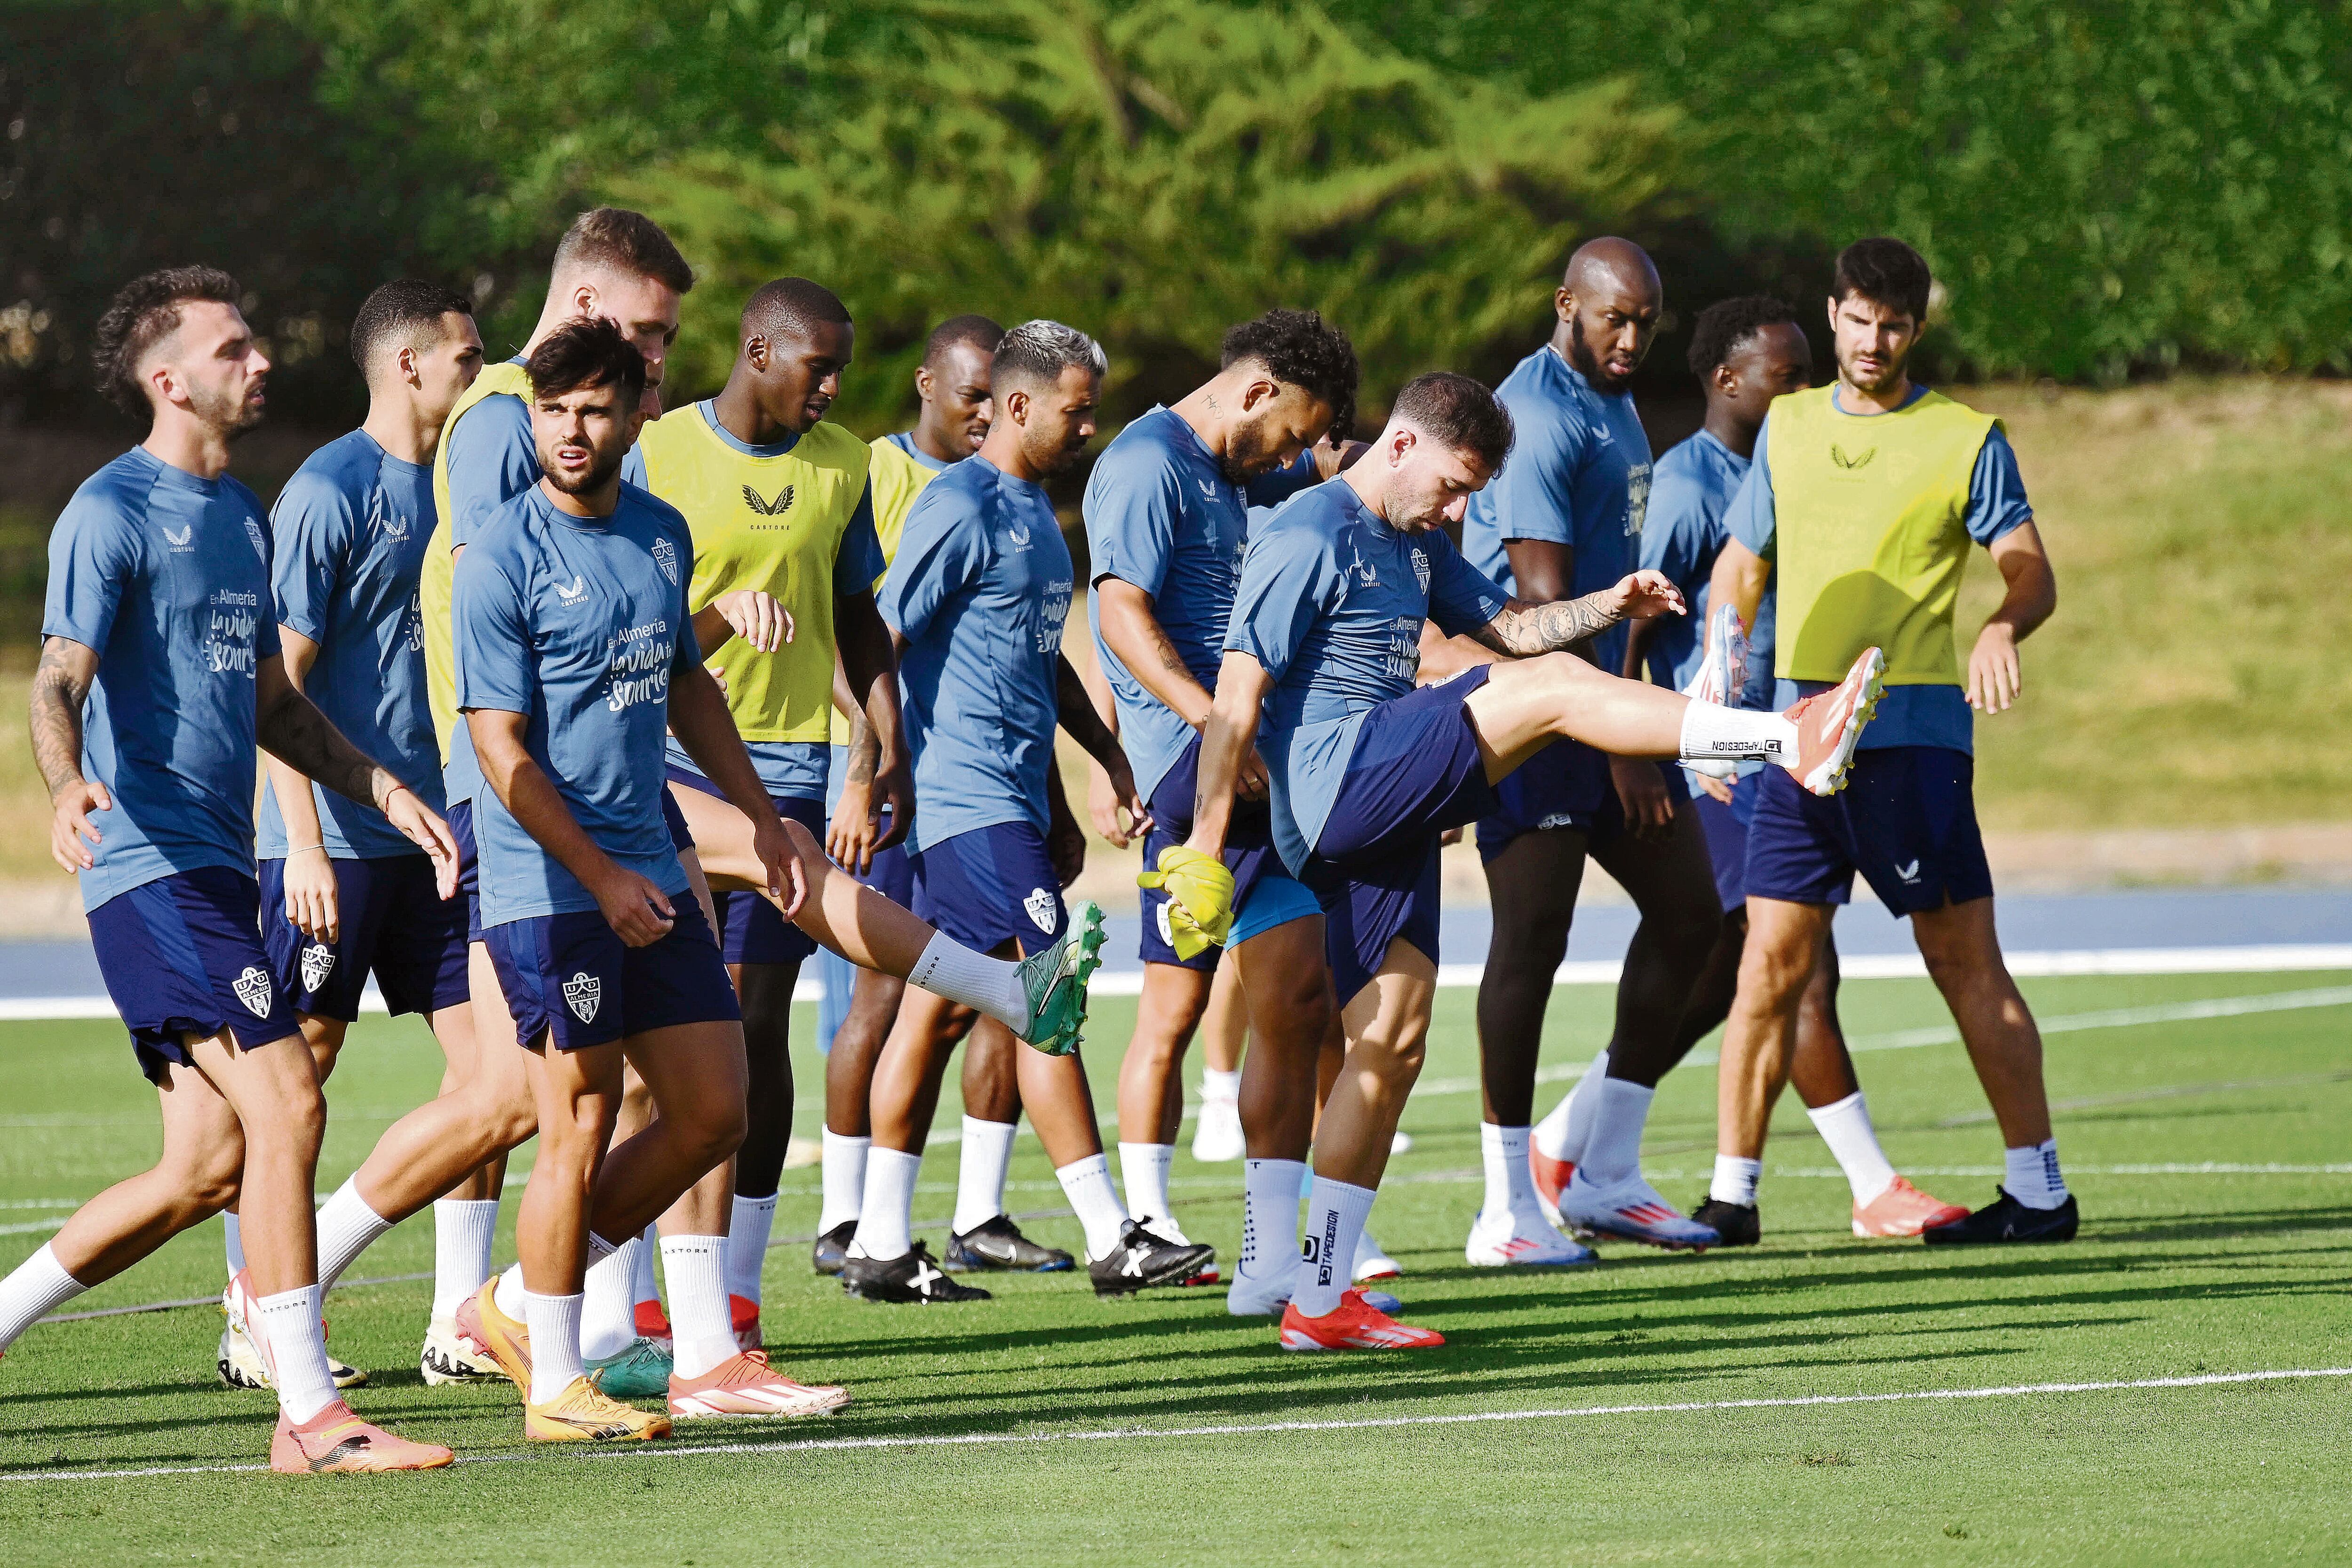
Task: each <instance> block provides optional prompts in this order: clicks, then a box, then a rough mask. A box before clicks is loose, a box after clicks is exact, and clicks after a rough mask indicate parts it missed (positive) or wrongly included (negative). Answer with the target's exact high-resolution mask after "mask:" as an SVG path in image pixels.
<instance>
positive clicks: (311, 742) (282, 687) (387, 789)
mask: <svg viewBox="0 0 2352 1568" xmlns="http://www.w3.org/2000/svg"><path fill="white" fill-rule="evenodd" d="M254 715H255V723H254V728H255V733H256V735H257V737H258V738H259V740H260V742H261V746H262V749H264V750H265V751H268V752H269V753H270V754H271V755H272V756H274V757H276V758H278V759H279V760H281V761H283V762H284V763H286V764H287V766H289V767H290V768H293V769H294V770H295V771H296V772H298V773H300V774H303V775H305V776H306V777H308V778H310V779H317V780H318V781H319V782H320V783H321V784H324V785H325V786H326V787H327V788H328V789H332V790H333V791H334V792H335V793H336V794H338V795H342V796H345V797H348V798H349V799H351V800H357V801H359V802H361V803H362V804H363V805H369V806H373V807H374V808H375V809H376V810H379V811H382V812H383V815H384V820H385V821H388V822H390V823H391V824H392V825H393V826H394V827H395V828H397V829H399V830H400V831H401V833H402V834H403V835H404V837H406V838H407V839H408V841H410V842H412V843H414V844H415V845H416V846H417V847H418V848H419V849H422V850H423V851H424V852H425V854H426V855H427V856H429V857H431V859H432V862H433V870H434V880H435V881H436V883H439V885H440V891H441V896H442V897H444V898H446V897H448V896H449V895H450V894H452V893H454V892H455V891H457V841H456V840H455V839H453V838H451V837H450V836H449V824H448V823H446V822H445V821H442V820H441V819H440V818H439V817H437V816H436V815H434V813H433V811H432V810H431V809H430V808H428V807H427V806H426V805H425V802H424V801H422V800H418V799H417V798H416V794H415V791H414V790H412V789H409V787H408V786H407V785H405V784H403V783H402V782H401V781H400V780H399V779H397V778H395V777H394V775H393V774H392V772H391V771H390V770H389V769H387V768H380V767H378V766H377V765H376V761H375V758H372V757H370V756H368V755H367V753H365V752H363V751H362V750H361V749H360V748H359V747H356V746H353V745H352V743H351V742H350V741H348V740H346V739H344V738H343V734H342V732H341V730H339V729H337V728H336V727H334V726H333V725H332V724H331V723H329V722H328V720H327V716H326V715H325V714H322V713H320V711H319V707H318V705H317V704H316V703H313V702H312V701H311V700H310V698H309V697H307V696H305V695H303V693H302V688H301V687H300V686H298V685H295V684H294V682H293V681H292V680H291V679H290V678H289V677H288V675H287V674H286V661H285V660H284V659H283V658H282V657H280V656H278V654H274V653H273V654H271V655H270V656H269V657H268V658H266V659H264V660H262V661H261V663H260V664H259V665H258V667H257V668H256V670H255V671H254Z"/></svg>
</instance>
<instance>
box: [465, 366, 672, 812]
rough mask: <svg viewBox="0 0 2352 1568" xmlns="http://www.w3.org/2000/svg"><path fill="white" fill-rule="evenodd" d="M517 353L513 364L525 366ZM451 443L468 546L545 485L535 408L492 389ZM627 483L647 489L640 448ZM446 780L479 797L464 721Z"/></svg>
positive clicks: (478, 774)
mask: <svg viewBox="0 0 2352 1568" xmlns="http://www.w3.org/2000/svg"><path fill="white" fill-rule="evenodd" d="M523 359H524V356H522V355H520V354H517V355H516V356H515V357H514V358H513V359H511V360H509V361H507V362H508V363H509V364H513V365H520V364H521V363H522V362H523ZM446 440H447V441H448V444H449V512H450V517H449V548H450V549H452V550H462V549H465V548H466V547H467V545H469V544H471V543H473V541H474V536H475V535H476V534H477V533H478V532H480V531H481V529H482V528H483V526H484V525H485V524H487V523H488V521H489V520H490V519H491V518H492V517H496V516H498V514H499V509H500V508H501V507H505V505H506V504H507V503H508V502H509V501H511V500H513V499H514V498H515V497H517V496H520V495H521V494H522V493H523V492H524V491H525V490H528V489H530V487H531V486H534V485H536V484H538V483H539V479H540V469H539V447H538V445H537V444H535V443H534V442H532V440H531V438H530V405H529V404H527V403H525V402H523V401H522V399H520V398H519V397H517V396H515V395H514V393H512V392H492V393H491V394H490V395H489V396H488V397H486V398H484V399H482V400H481V401H480V402H477V403H475V404H474V405H473V406H472V407H471V408H468V409H467V411H466V413H465V414H464V416H463V417H462V418H460V419H459V420H458V421H457V424H456V426H455V427H454V428H452V429H451V430H450V431H449V432H448V434H447V436H446ZM621 482H622V483H623V484H625V485H635V486H637V487H638V488H640V489H643V488H644V487H645V483H646V460H645V458H644V457H643V456H642V455H640V454H639V453H638V451H637V449H636V448H635V446H632V447H630V448H629V451H628V455H626V456H625V457H623V458H622V459H621ZM442 781H443V785H444V788H445V789H446V794H447V798H448V800H449V801H450V802H451V803H452V804H453V805H454V804H456V803H457V802H459V801H463V800H472V799H473V798H474V788H475V786H476V785H478V784H479V783H480V782H481V781H482V770H481V768H479V767H478V766H477V765H476V764H475V761H474V740H473V737H471V736H470V735H467V733H466V727H465V726H464V725H462V724H461V725H459V726H458V727H457V728H456V730H455V731H453V732H452V733H451V735H450V737H449V761H448V764H447V766H446V769H445V770H444V772H443V775H442Z"/></svg>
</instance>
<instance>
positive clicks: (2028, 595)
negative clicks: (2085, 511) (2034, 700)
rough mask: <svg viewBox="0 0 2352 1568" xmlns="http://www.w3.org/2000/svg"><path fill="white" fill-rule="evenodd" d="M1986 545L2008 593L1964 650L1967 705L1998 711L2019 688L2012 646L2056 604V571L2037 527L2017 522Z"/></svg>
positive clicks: (2021, 682) (2021, 683)
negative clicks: (1966, 651)
mask: <svg viewBox="0 0 2352 1568" xmlns="http://www.w3.org/2000/svg"><path fill="white" fill-rule="evenodd" d="M1990 549H1991V552H1992V563H1993V565H1995V566H1996V567H1999V568H2000V575H2001V580H2003V581H2005V582H2006V583H2008V585H2009V591H2007V592H2006V593H2004V594H2003V595H2001V601H2000V609H1998V610H1996V611H1994V612H1992V614H1991V615H1990V617H1989V618H1988V619H1987V620H1986V622H1985V623H1984V630H1983V631H1981V632H1978V633H1977V645H1976V649H1975V651H1974V652H1972V653H1969V706H1970V707H1973V708H1976V709H1977V710H1978V711H1979V712H1982V713H2000V712H2001V711H2003V710H2004V709H2006V708H2007V707H2008V706H2010V705H2011V703H2013V702H2015V701H2016V700H2017V694H2018V693H2019V692H2020V691H2021V690H2022V689H2023V687H2024V677H2023V674H2022V673H2021V670H2020V668H2019V665H2018V659H2017V645H2018V644H2019V643H2022V642H2024V641H2025V639H2026V638H2027V637H2029V636H2031V635H2032V633H2033V632H2034V630H2035V628H2037V627H2039V626H2040V625H2041V624H2042V622H2044V621H2047V620H2049V619H2050V615H2051V612H2053V611H2054V610H2056V609H2057V608H2058V574H2057V573H2056V572H2054V571H2053V570H2051V568H2050V554H2049V552H2048V551H2047V550H2045V549H2043V548H2042V530H2041V529H2039V528H2035V527H2034V526H2033V524H2032V523H2031V522H2025V523H2021V524H2019V525H2018V526H2017V527H2016V528H2011V530H2010V531H2009V532H2007V533H2005V534H2003V535H2001V536H2000V538H1997V539H1995V540H1993V542H1992V544H1991V546H1990Z"/></svg>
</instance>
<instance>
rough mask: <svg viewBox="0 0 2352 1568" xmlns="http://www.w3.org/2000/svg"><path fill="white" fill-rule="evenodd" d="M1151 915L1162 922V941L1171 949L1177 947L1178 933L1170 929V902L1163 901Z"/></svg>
mask: <svg viewBox="0 0 2352 1568" xmlns="http://www.w3.org/2000/svg"><path fill="white" fill-rule="evenodd" d="M1151 913H1152V914H1153V915H1154V916H1156V917H1157V918H1158V920H1159V922H1160V940H1161V941H1162V942H1165V943H1167V944H1168V946H1171V947H1173V946H1176V933H1175V932H1174V931H1172V930H1171V929H1169V925H1168V901H1167V900H1166V899H1164V898H1163V899H1161V900H1160V903H1159V904H1157V905H1156V906H1155V907H1154V908H1153V909H1152V912H1151Z"/></svg>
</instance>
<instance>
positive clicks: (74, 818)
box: [49, 779, 114, 871]
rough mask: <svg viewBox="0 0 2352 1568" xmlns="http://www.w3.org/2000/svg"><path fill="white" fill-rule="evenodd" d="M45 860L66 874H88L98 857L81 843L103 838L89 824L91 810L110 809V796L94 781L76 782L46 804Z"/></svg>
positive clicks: (59, 791) (112, 799) (80, 780)
mask: <svg viewBox="0 0 2352 1568" xmlns="http://www.w3.org/2000/svg"><path fill="white" fill-rule="evenodd" d="M49 810H50V816H49V858H50V859H51V860H54V861H56V862H58V864H59V865H61V866H63V867H64V868H65V869H66V870H68V871H88V870H89V868H90V867H92V866H94V865H96V864H97V863H98V857H97V856H96V855H94V854H91V853H90V852H89V849H88V847H87V846H85V845H84V844H83V843H82V841H83V840H84V839H88V840H89V841H90V843H93V844H94V843H96V842H98V841H99V840H100V838H102V837H103V836H104V835H103V834H101V833H100V831H98V830H97V829H96V828H93V827H91V826H90V825H89V814H90V813H91V812H92V811H111V810H114V797H113V796H111V795H110V794H108V793H107V792H106V786H105V785H103V784H101V783H100V782H99V781H98V780H97V779H75V780H74V781H73V782H72V783H70V784H68V785H67V786H66V787H65V788H64V789H60V790H58V795H57V799H56V800H52V801H50V802H49Z"/></svg>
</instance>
